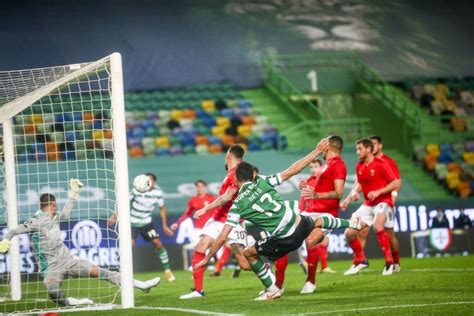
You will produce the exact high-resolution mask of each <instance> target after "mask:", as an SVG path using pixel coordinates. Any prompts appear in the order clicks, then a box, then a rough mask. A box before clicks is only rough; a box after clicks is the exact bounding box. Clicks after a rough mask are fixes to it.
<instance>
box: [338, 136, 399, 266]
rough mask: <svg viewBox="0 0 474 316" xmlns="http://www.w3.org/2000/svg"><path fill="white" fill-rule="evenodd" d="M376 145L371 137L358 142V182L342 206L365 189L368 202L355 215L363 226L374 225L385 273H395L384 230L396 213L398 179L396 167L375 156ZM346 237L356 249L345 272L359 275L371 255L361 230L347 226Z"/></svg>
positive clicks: (355, 198)
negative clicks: (363, 248) (367, 254)
mask: <svg viewBox="0 0 474 316" xmlns="http://www.w3.org/2000/svg"><path fill="white" fill-rule="evenodd" d="M373 149H374V145H373V144H372V141H371V140H370V139H368V138H364V139H361V140H359V141H357V156H358V158H359V162H358V163H357V165H356V173H357V182H356V183H355V185H354V188H353V189H352V191H351V193H349V195H348V196H347V197H346V198H345V199H344V201H342V202H341V209H342V210H345V209H347V206H348V205H349V203H350V202H351V201H356V200H357V199H358V194H359V192H361V191H362V192H363V194H364V198H365V202H364V204H363V205H361V206H360V207H359V209H358V210H357V211H356V212H355V213H354V214H353V215H352V216H360V218H361V221H362V229H364V228H365V227H370V226H374V229H375V231H376V233H377V239H378V241H379V244H380V247H381V249H382V252H383V253H384V256H385V268H384V270H383V272H382V275H390V274H392V273H393V256H392V250H391V249H390V239H389V236H388V234H387V232H386V231H385V229H384V225H385V222H386V221H387V218H388V216H390V214H392V212H393V210H392V208H393V200H392V194H391V192H392V191H393V190H395V189H396V187H397V178H396V176H395V174H394V173H393V171H392V169H391V168H390V167H389V166H388V165H387V164H386V163H385V162H384V161H383V160H381V159H379V158H376V157H374V155H373ZM345 235H346V238H347V240H348V242H349V245H350V246H351V248H352V250H353V251H354V260H353V265H352V266H351V268H349V270H347V271H346V272H345V273H344V274H345V275H353V274H357V273H358V272H359V271H360V270H361V269H362V268H363V267H364V265H365V266H366V262H367V258H366V257H365V254H364V252H363V250H362V246H361V244H360V241H359V239H358V237H359V233H358V231H356V230H354V229H346V232H345Z"/></svg>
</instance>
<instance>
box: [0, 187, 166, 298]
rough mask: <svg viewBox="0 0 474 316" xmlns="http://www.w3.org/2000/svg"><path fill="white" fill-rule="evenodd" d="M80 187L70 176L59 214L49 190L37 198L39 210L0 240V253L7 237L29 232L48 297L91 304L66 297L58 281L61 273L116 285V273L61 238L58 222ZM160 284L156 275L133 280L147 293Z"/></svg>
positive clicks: (66, 215)
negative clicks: (79, 254)
mask: <svg viewBox="0 0 474 316" xmlns="http://www.w3.org/2000/svg"><path fill="white" fill-rule="evenodd" d="M81 187H82V183H81V181H79V180H77V179H71V180H70V182H69V200H68V202H67V203H66V205H65V206H64V209H63V210H62V212H61V213H59V214H58V213H57V212H56V198H55V197H54V195H52V194H50V193H45V194H42V195H41V197H40V210H39V211H37V212H36V214H35V215H34V216H33V217H32V218H30V219H29V220H28V221H26V222H25V223H23V224H22V225H20V226H18V227H17V228H14V229H12V230H10V231H9V232H8V233H7V234H6V236H5V239H4V240H2V241H1V242H0V253H5V252H7V251H8V248H9V244H10V240H11V239H12V238H13V237H15V236H17V235H20V234H24V233H29V234H30V236H31V244H32V248H33V251H34V254H35V257H36V260H37V262H38V265H39V271H40V273H41V275H42V276H43V278H44V285H45V287H46V290H47V292H48V295H49V297H50V298H51V300H53V301H54V302H55V303H57V304H59V305H83V304H93V302H92V301H91V300H90V299H88V298H84V299H76V298H73V297H66V296H65V294H64V292H63V291H61V289H60V285H61V281H62V280H63V278H64V277H65V276H69V277H91V278H99V279H103V280H107V281H109V282H110V283H112V284H116V285H120V273H118V272H116V271H110V270H107V269H102V268H99V267H97V266H96V265H94V264H92V263H91V262H89V261H87V260H83V259H80V258H79V257H77V256H74V255H72V254H71V253H70V252H69V249H68V248H67V247H66V245H64V244H63V242H62V239H61V230H60V228H59V222H60V221H62V220H69V218H70V216H71V210H72V207H73V205H74V202H75V200H76V199H77V196H78V194H79V190H80V188H81ZM159 283H160V278H159V277H157V278H154V279H151V280H149V281H138V280H134V286H135V287H136V288H138V289H140V290H142V291H145V292H148V291H149V290H150V289H151V288H152V287H155V286H157V285H158V284H159Z"/></svg>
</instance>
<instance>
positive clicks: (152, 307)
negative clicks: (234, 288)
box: [133, 306, 244, 316]
mask: <svg viewBox="0 0 474 316" xmlns="http://www.w3.org/2000/svg"><path fill="white" fill-rule="evenodd" d="M133 309H142V310H159V311H176V312H183V313H188V314H198V315H225V316H243V315H244V314H227V313H223V312H211V311H203V310H200V309H191V308H178V307H159V306H137V307H134V308H133Z"/></svg>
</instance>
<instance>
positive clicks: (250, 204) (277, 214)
mask: <svg viewBox="0 0 474 316" xmlns="http://www.w3.org/2000/svg"><path fill="white" fill-rule="evenodd" d="M327 147H328V140H327V139H323V140H321V141H320V142H319V143H318V145H317V147H316V149H314V150H313V151H312V152H311V153H309V154H308V155H307V156H306V157H304V158H302V159H300V160H298V161H296V162H295V163H293V164H292V165H291V166H290V167H289V168H288V169H286V170H285V171H283V172H281V173H278V174H275V175H272V176H268V177H262V176H256V177H254V171H253V166H252V165H250V164H249V163H246V162H241V163H240V164H239V165H238V166H237V170H236V178H237V185H238V187H239V194H238V196H237V198H236V199H235V200H234V202H233V205H232V208H231V209H230V211H229V215H228V217H227V221H226V225H225V226H224V229H223V230H222V232H221V234H220V235H219V236H218V237H217V239H216V241H215V242H214V244H213V245H212V247H211V249H210V250H209V253H208V254H207V256H206V257H205V258H204V259H203V260H202V261H201V262H199V263H198V264H196V266H195V269H196V268H199V267H201V266H203V265H205V264H207V262H208V261H209V260H210V258H211V257H212V256H213V255H214V253H215V252H217V250H219V248H220V247H221V246H222V245H223V244H224V242H225V240H226V238H227V236H228V234H229V233H230V232H231V230H232V229H233V228H234V227H235V226H236V225H237V224H238V223H239V221H240V220H242V219H245V220H248V221H249V222H251V223H253V224H255V225H256V226H258V227H260V228H262V229H263V230H265V231H267V232H268V233H269V234H270V237H268V238H265V239H262V240H259V241H258V242H257V243H256V244H255V245H252V246H249V247H247V248H246V249H245V250H244V256H245V257H246V258H247V260H248V261H249V263H250V265H251V267H252V270H253V271H254V272H255V274H257V276H258V278H259V279H260V280H261V281H262V283H263V285H264V286H265V291H264V292H263V293H262V294H261V295H260V296H259V297H257V298H256V300H271V299H275V298H279V297H280V296H281V290H280V289H279V288H278V287H277V286H276V285H275V277H274V275H273V274H272V272H271V270H270V269H269V268H268V267H267V266H266V265H265V264H264V262H263V261H262V259H261V258H260V255H263V256H266V257H268V258H269V259H270V260H272V261H274V260H276V259H278V258H281V257H282V256H284V255H286V254H287V253H289V252H291V251H293V250H296V249H298V248H299V247H300V246H301V244H302V243H303V241H304V240H305V239H306V238H307V237H308V235H309V234H310V233H311V232H312V231H313V230H314V229H322V228H327V229H336V228H347V227H351V228H354V229H357V230H358V229H360V223H359V219H358V218H355V219H354V221H353V222H349V221H347V220H344V219H339V218H334V217H332V216H325V215H322V216H321V217H319V218H317V219H316V220H314V221H313V220H312V219H311V218H310V217H305V216H301V215H298V214H296V213H295V212H294V211H293V209H294V205H292V202H288V201H284V200H283V198H282V197H281V195H280V194H279V193H278V192H277V191H276V190H275V188H274V187H275V186H277V185H279V184H281V183H283V181H286V180H288V179H289V178H291V177H292V176H293V175H295V174H297V173H299V172H300V171H301V170H303V169H304V168H305V167H306V166H307V165H308V164H309V163H310V162H311V161H312V160H314V159H315V158H316V157H317V156H318V155H319V154H321V153H322V152H324V151H325V150H326V149H327ZM320 241H322V240H320ZM320 241H318V242H320Z"/></svg>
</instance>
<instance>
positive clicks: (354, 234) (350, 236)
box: [344, 228, 357, 241]
mask: <svg viewBox="0 0 474 316" xmlns="http://www.w3.org/2000/svg"><path fill="white" fill-rule="evenodd" d="M344 235H346V238H347V240H349V241H351V240H352V239H354V238H356V237H357V232H356V231H355V230H354V229H351V228H348V229H346V231H345V232H344Z"/></svg>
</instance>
